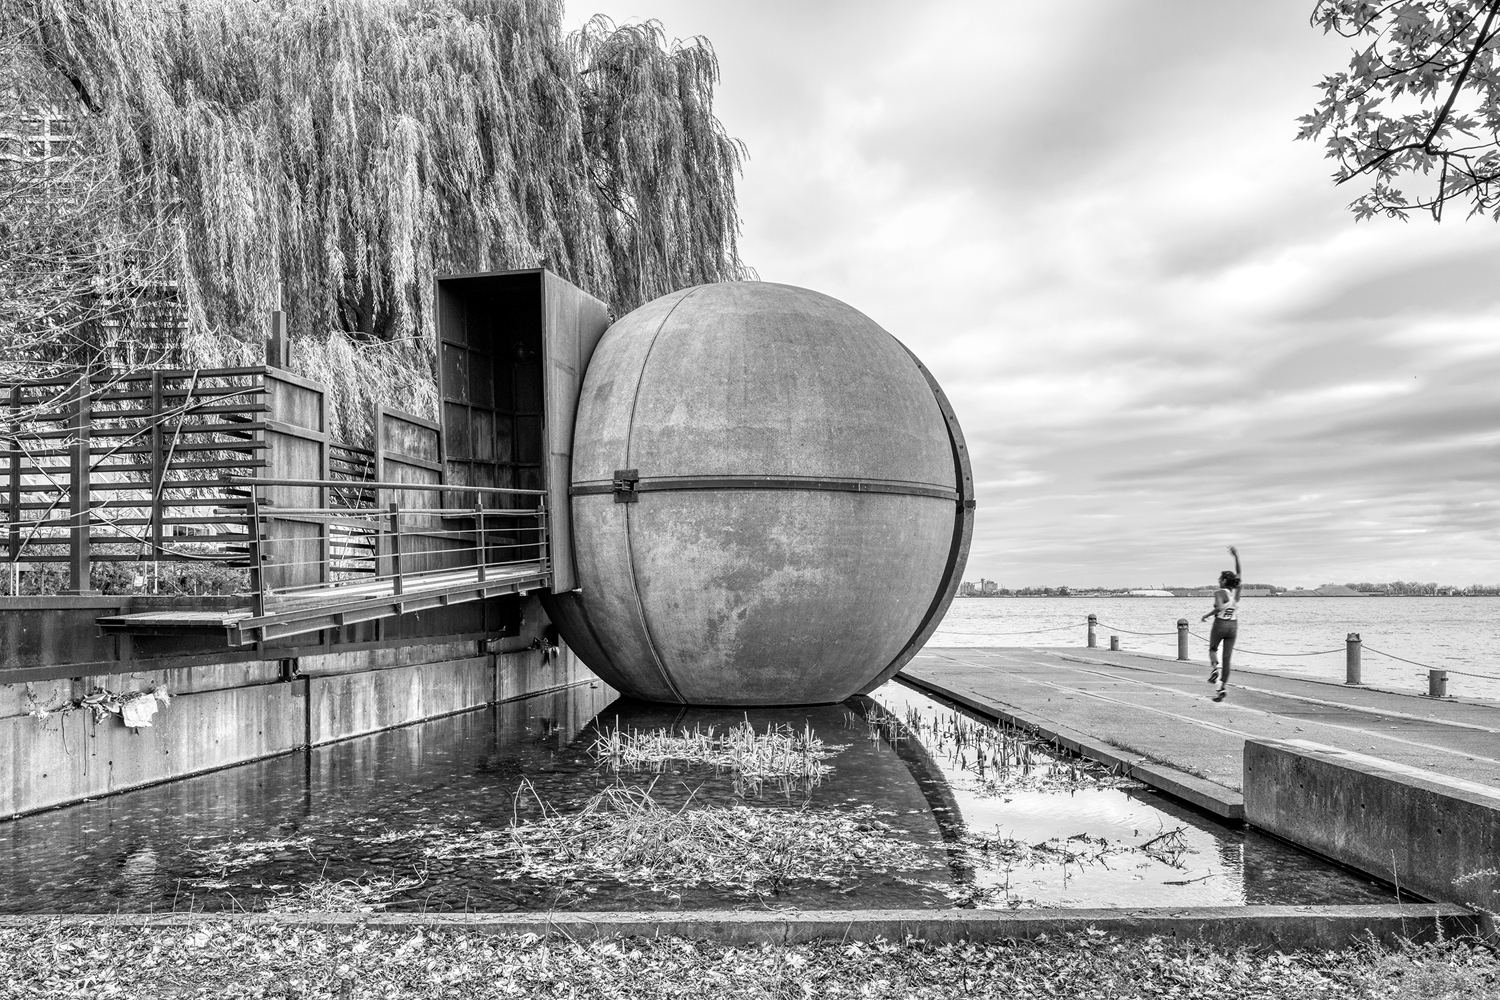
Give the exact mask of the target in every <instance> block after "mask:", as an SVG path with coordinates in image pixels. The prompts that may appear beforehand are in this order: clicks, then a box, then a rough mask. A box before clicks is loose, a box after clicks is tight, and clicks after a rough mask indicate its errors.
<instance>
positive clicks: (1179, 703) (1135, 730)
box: [902, 647, 1500, 818]
mask: <svg viewBox="0 0 1500 1000" xmlns="http://www.w3.org/2000/svg"><path fill="white" fill-rule="evenodd" d="M902 677H903V678H904V679H906V680H908V681H911V682H913V683H915V684H917V685H918V686H920V687H924V688H927V689H929V690H931V691H933V692H935V693H938V694H941V695H945V696H947V697H949V698H950V699H952V700H955V701H958V702H960V703H962V704H965V705H967V706H968V707H970V708H972V709H975V710H978V711H980V712H983V713H986V714H989V715H993V716H996V717H998V718H1002V719H1011V720H1014V721H1016V722H1020V723H1024V724H1029V725H1034V726H1037V727H1038V728H1040V729H1042V730H1043V731H1044V732H1046V733H1048V734H1049V735H1056V736H1057V737H1058V738H1059V740H1060V741H1061V742H1062V743H1063V744H1064V745H1068V746H1069V747H1070V748H1071V749H1078V750H1081V751H1082V752H1084V753H1085V755H1087V756H1091V757H1095V758H1097V759H1104V760H1106V761H1110V762H1118V763H1120V764H1123V765H1126V766H1128V767H1130V768H1131V770H1132V771H1134V772H1135V773H1137V775H1138V776H1140V777H1141V778H1143V780H1146V781H1147V783H1148V784H1151V785H1154V786H1156V787H1158V788H1161V789H1162V790H1164V791H1168V792H1171V793H1173V794H1176V795H1178V796H1179V797H1182V798H1185V799H1188V800H1189V801H1193V802H1195V803H1197V804H1198V805H1200V806H1202V807H1203V808H1206V809H1209V810H1210V811H1212V812H1215V813H1218V814H1219V815H1222V816H1226V817H1230V818H1240V817H1242V816H1243V799H1242V798H1241V797H1240V776H1241V768H1242V761H1243V754H1244V745H1245V740H1247V739H1279V740H1307V741H1311V742H1313V743H1319V744H1323V745H1326V746H1331V747H1337V748H1339V749H1341V750H1345V751H1349V752H1352V753H1359V754H1364V755H1368V756H1371V757H1379V758H1381V759H1383V760H1386V761H1391V762H1393V763H1395V764H1398V765H1403V766H1406V767H1414V768H1420V769H1422V770H1424V771H1433V772H1437V773H1439V774H1442V775H1444V776H1446V777H1448V778H1450V779H1455V780H1457V781H1461V782H1475V783H1478V784H1481V785H1486V786H1490V787H1494V788H1500V702H1482V701H1476V700H1464V701H1453V700H1443V701H1435V700H1432V699H1428V698H1423V697H1420V696H1416V695H1404V694H1394V693H1389V692H1384V691H1376V690H1372V689H1370V688H1365V687H1348V686H1345V685H1340V684H1328V683H1325V682H1320V681H1311V680H1303V679H1300V678H1296V677H1287V676H1285V675H1283V674H1266V673H1256V672H1254V671H1251V670H1239V669H1236V670H1235V671H1234V673H1233V675H1232V676H1231V678H1230V693H1229V697H1228V699H1227V700H1225V701H1223V702H1220V703H1215V702H1214V701H1213V700H1212V696H1213V688H1212V687H1211V686H1210V685H1209V684H1208V683H1207V677H1208V665H1207V664H1206V663H1200V662H1196V661H1189V662H1179V661H1177V660H1172V659H1168V658H1166V657H1158V656H1152V655H1149V654H1141V653H1125V652H1110V651H1107V650H1101V649H1087V648H1075V649H1044V648H1031V647H1028V648H1019V649H1016V648H978V649H967V648H965V649H945V648H937V647H928V648H927V649H925V650H923V651H922V652H921V653H919V654H917V656H916V657H915V658H914V659H913V660H912V662H911V663H910V664H908V665H907V667H906V669H905V670H903V671H902Z"/></svg>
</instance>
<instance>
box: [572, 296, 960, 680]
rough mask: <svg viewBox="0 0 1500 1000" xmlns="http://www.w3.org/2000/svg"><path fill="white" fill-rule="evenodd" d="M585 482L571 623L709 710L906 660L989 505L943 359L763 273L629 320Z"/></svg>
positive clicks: (587, 655)
mask: <svg viewBox="0 0 1500 1000" xmlns="http://www.w3.org/2000/svg"><path fill="white" fill-rule="evenodd" d="M632 479H636V480H637V482H636V484H635V488H634V489H630V488H629V487H630V483H631V480H632ZM573 490H574V497H573V531H574V551H575V555H576V559H577V567H578V579H579V585H580V587H581V592H578V593H573V594H566V595H559V596H555V597H550V598H548V599H547V607H548V611H549V613H550V614H551V617H552V618H553V620H554V621H556V622H557V624H558V626H559V628H560V630H561V631H562V634H563V637H564V638H565V639H567V641H568V644H569V645H570V646H572V647H573V649H574V650H576V651H577V652H578V653H579V655H580V656H582V657H583V659H584V661H585V662H587V663H588V664H589V666H590V667H592V668H593V669H594V670H595V671H596V672H597V673H598V674H599V675H600V676H601V677H603V678H604V679H605V680H606V681H607V682H609V683H610V684H611V685H613V686H614V687H616V688H618V689H620V690H621V691H624V692H627V693H629V694H632V695H635V696H637V697H640V698H644V699H647V700H651V701H660V702H676V703H687V704H698V705H769V704H783V705H787V704H813V703H828V702H835V701H840V700H842V699H844V698H847V697H848V696H849V695H851V694H855V693H857V692H861V691H866V690H869V689H870V688H871V687H873V686H874V685H875V684H876V683H878V682H879V681H880V680H883V679H884V678H885V677H887V676H889V675H890V674H892V673H894V672H895V671H896V670H897V669H899V667H900V666H901V664H903V663H905V662H906V660H907V659H909V658H910V656H911V654H912V653H913V652H915V650H916V648H917V647H918V646H919V645H920V643H921V642H922V641H925V639H926V637H927V635H928V634H930V632H931V629H932V628H934V627H935V626H936V623H937V620H938V619H939V618H941V615H942V612H943V610H944V609H945V608H946V606H947V602H948V600H949V599H950V598H951V597H952V594H953V591H954V589H955V588H956V586H957V584H958V579H959V575H960V574H961V572H962V569H963V561H964V557H965V555H966V554H967V546H968V532H967V528H968V523H969V520H970V518H971V517H972V514H971V512H970V511H969V510H967V509H966V505H965V503H964V501H965V500H966V499H967V498H968V497H970V496H972V488H971V486H970V484H969V481H968V462H967V457H966V453H965V452H964V450H963V442H962V437H961V435H960V433H959V431H958V427H957V423H956V422H955V421H954V420H953V419H952V416H951V411H949V410H947V404H946V401H944V400H943V399H942V396H941V392H940V391H939V390H938V388H937V386H936V383H934V382H932V381H931V379H930V378H929V376H928V375H927V374H926V371H925V369H923V368H922V367H921V365H920V364H919V363H918V362H917V361H916V360H915V358H913V357H912V355H911V354H910V353H908V352H907V351H906V349H905V348H903V347H902V346H901V344H900V343H899V342H898V341H897V340H896V339H895V338H894V337H892V336H891V335H890V334H888V333H886V332H885V331H884V330H882V329H881V328H880V327H879V326H877V325H875V323H874V322H872V321H871V320H870V319H869V318H868V317H866V316H865V315H863V314H862V313H860V312H858V311H856V310H854V309H852V308H850V307H849V306H847V305H845V304H843V303H842V302H839V301H837V300H836V299H831V298H829V297H828V296H826V295H821V294H819V293H817V292H812V291H808V290H806V289H802V288H793V287H790V286H786V285H772V284H764V283H759V282H732V283H723V284H716V285H702V286H699V287H697V288H689V289H685V290H683V291H680V292H674V293H673V294H671V295H667V296H664V297H663V298H660V299H657V300H656V301H654V302H651V303H648V304H647V305H645V306H642V307H641V308H639V309H637V310H635V311H634V312H632V313H630V314H629V315H627V316H625V317H624V318H623V319H621V320H620V321H619V322H617V323H615V324H614V325H613V326H611V327H610V329H609V331H608V332H607V333H606V334H605V336H604V339H603V340H601V341H600V343H599V347H598V350H597V351H596V352H595V354H594V357H593V360H592V361H591V362H590V364H589V368H588V371H587V373H586V376H585V378H584V383H583V391H582V397H581V400H580V403H579V409H578V417H577V424H576V428H575V431H574V445H573Z"/></svg>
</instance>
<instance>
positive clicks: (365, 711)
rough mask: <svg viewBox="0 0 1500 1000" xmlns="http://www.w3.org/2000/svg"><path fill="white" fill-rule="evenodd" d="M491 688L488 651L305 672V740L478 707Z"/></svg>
mask: <svg viewBox="0 0 1500 1000" xmlns="http://www.w3.org/2000/svg"><path fill="white" fill-rule="evenodd" d="M472 648H473V647H472V646H471V647H470V649H471V651H472ZM494 692H495V664H494V662H493V660H492V659H491V658H490V657H488V656H470V657H466V658H464V659H461V660H444V661H441V662H437V663H415V664H412V665H411V666H407V667H387V668H384V669H381V670H367V671H364V672H363V673H357V674H354V673H340V674H332V675H329V676H323V677H310V678H308V693H309V699H310V704H309V705H308V721H307V726H308V729H307V743H308V745H310V746H318V745H320V744H323V743H332V742H334V741H336V740H346V739H348V738H349V737H351V736H362V735H364V734H365V733H375V732H379V731H380V730H382V729H391V728H393V727H395V726H404V725H406V724H407V723H409V722H415V721H417V720H419V719H432V718H436V717H437V716H440V715H451V714H452V713H454V712H462V711H463V710H464V709H467V708H478V707H480V706H481V705H487V704H489V702H490V700H491V699H492V698H493V697H494Z"/></svg>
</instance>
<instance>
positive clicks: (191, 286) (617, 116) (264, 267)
mask: <svg viewBox="0 0 1500 1000" xmlns="http://www.w3.org/2000/svg"><path fill="white" fill-rule="evenodd" d="M561 18H562V3H561V2H559V0H181V2H179V3H174V4H165V3H160V2H155V0H0V33H3V34H4V35H6V36H7V37H10V38H14V39H18V40H19V43H20V44H21V45H23V46H25V47H26V49H27V50H28V51H29V52H30V53H31V54H33V55H34V57H35V58H36V59H38V60H39V61H40V62H41V63H43V64H44V65H45V66H46V67H48V68H49V69H50V71H51V72H52V73H54V74H55V76H56V79H57V80H59V81H61V82H62V84H63V85H65V86H66V88H67V89H68V90H69V91H70V92H71V94H72V95H73V99H74V105H75V111H76V113H77V114H78V115H80V117H82V118H85V119H88V126H89V131H90V134H91V135H92V136H93V137H94V141H95V142H96V143H97V145H96V148H95V152H96V154H97V155H98V156H99V157H100V162H102V163H105V164H108V166H109V169H110V170H111V171H112V172H113V176H114V178H115V179H116V180H117V181H118V182H119V185H120V189H121V190H128V191H130V192H131V193H132V196H133V197H134V198H135V202H134V205H133V211H136V212H138V213H141V214H143V215H144V216H145V217H148V218H150V219H151V220H153V223H154V224H157V225H163V226H166V227H168V228H169V229H170V231H171V233H172V237H173V239H174V240H175V247H174V250H175V252H174V254H173V255H172V256H173V259H174V260H175V262H176V265H177V273H176V274H175V275H174V278H175V280H176V282H177V285H178V294H179V295H180V296H181V298H182V300H183V302H184V303H185V304H186V305H187V307H188V317H189V326H190V331H191V334H190V336H192V337H196V338H199V341H198V342H197V343H196V347H195V346H194V345H193V344H189V345H188V347H189V350H188V351H187V354H188V355H189V356H190V357H191V358H193V360H195V361H202V362H211V361H213V360H217V359H216V358H214V357H212V355H214V354H215V353H218V354H219V355H220V356H223V355H224V354H225V353H226V352H227V353H229V354H233V353H234V352H235V350H236V349H235V348H233V347H232V346H224V345H223V340H222V338H223V337H224V336H225V335H228V336H231V337H235V338H238V339H239V340H240V341H241V342H249V341H253V340H255V339H257V338H258V337H259V336H260V335H261V333H262V331H263V330H264V329H265V326H266V323H267V320H268V313H269V311H270V309H271V308H272V299H273V295H274V288H275V286H276V284H277V283H278V282H280V283H283V285H284V293H283V294H284V298H283V301H284V303H285V307H286V309H287V311H288V313H289V319H290V322H291V325H292V328H293V330H294V331H307V332H314V333H317V334H320V335H326V333H327V332H329V331H344V332H346V333H353V334H356V335H358V334H363V335H366V336H367V337H372V338H378V339H382V340H386V341H392V342H397V343H413V344H425V343H430V335H431V331H430V329H428V324H429V323H430V322H431V316H432V302H431V295H432V279H433V278H434V277H435V276H436V275H438V274H441V273H445V272H450V271H473V270H487V269H499V268H514V267H532V266H537V265H543V266H546V267H549V268H551V269H552V270H554V271H556V272H557V273H559V274H561V275H563V276H564V277H566V278H568V279H570V280H572V281H574V282H575V283H577V284H579V285H580V286H582V287H584V288H585V289H588V290H589V291H592V292H593V293H594V294H596V295H598V296H600V297H601V298H604V299H606V300H607V301H608V302H609V303H610V305H611V306H612V307H613V309H614V310H615V312H616V313H617V314H618V313H621V312H624V311H626V310H628V309H630V308H633V307H634V306H636V305H638V304H639V303H641V302H642V301H645V300H646V299H649V298H652V297H655V296H657V295H660V294H663V293H665V292H668V291H671V290H673V289H675V288H678V287H682V286H683V285H687V284H694V283H699V282H706V281H717V280H726V279H734V278H739V277H742V276H744V275H745V273H746V272H745V268H744V267H743V265H742V264H741V262H740V259H739V256H738V252H737V249H736V238H737V235H738V230H739V222H738V217H737V215H736V211H735V187H734V180H735V176H736V174H737V172H738V170H739V166H740V159H741V156H742V155H743V153H742V149H741V147H740V146H739V144H738V143H737V142H735V141H734V140H732V139H730V138H729V137H728V136H727V135H726V134H725V132H724V129H723V127H722V126H721V125H720V124H719V122H718V120H717V119H716V118H715V117H714V115H713V93H714V86H715V84H716V83H717V81H718V64H717V61H716V59H715V57H714V54H713V51H712V49H711V48H710V47H709V45H708V43H707V42H706V41H704V40H702V39H695V40H693V41H691V42H688V43H679V42H674V43H671V44H670V45H669V44H668V43H667V41H666V37H665V35H664V34H663V32H662V29H661V26H660V25H658V24H655V23H652V22H648V23H646V24H642V25H631V26H626V27H618V28H617V27H615V26H614V25H613V24H611V23H610V22H609V21H608V20H605V19H602V18H596V19H594V20H593V21H590V22H589V23H588V25H587V26H586V27H585V28H584V29H583V30H582V31H580V32H578V33H577V34H576V35H574V36H573V37H571V38H565V37H564V34H563V32H562V29H561ZM214 343H219V344H220V345H221V346H220V347H218V348H214V347H212V345H213V344H214ZM241 353H243V352H241Z"/></svg>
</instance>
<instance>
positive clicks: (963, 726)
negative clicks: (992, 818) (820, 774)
mask: <svg viewBox="0 0 1500 1000" xmlns="http://www.w3.org/2000/svg"><path fill="white" fill-rule="evenodd" d="M884 718H885V720H886V721H884V722H882V723H881V725H882V726H883V727H887V728H889V727H892V726H896V725H897V724H896V723H895V721H894V717H893V716H886V717H884ZM905 730H906V731H907V732H909V733H911V734H912V735H913V736H914V737H915V738H916V739H917V740H918V741H919V742H920V743H921V744H922V745H923V746H924V747H925V748H926V749H927V751H928V752H929V753H931V754H933V755H934V756H938V757H943V758H945V759H946V760H947V762H948V763H949V764H950V765H951V766H954V767H956V768H958V769H959V770H960V771H965V772H967V773H968V777H969V779H970V781H969V790H971V791H974V792H978V793H979V794H981V795H997V796H998V795H1009V794H1012V793H1014V792H1016V791H1021V790H1033V791H1077V790H1080V789H1100V788H1134V787H1139V786H1140V782H1138V781H1134V780H1132V779H1130V778H1128V777H1126V776H1125V775H1124V774H1121V773H1119V771H1117V770H1116V769H1115V768H1112V767H1105V766H1104V765H1102V764H1098V763H1095V762H1094V761H1090V760H1085V759H1083V758H1081V757H1075V756H1072V755H1069V754H1066V753H1064V752H1063V751H1062V749H1061V747H1058V746H1056V745H1055V744H1050V743H1049V742H1048V741H1047V740H1044V739H1043V738H1041V737H1040V736H1038V735H1037V734H1036V733H1035V732H1033V731H1030V730H1027V729H1023V728H1018V727H1013V726H998V725H992V724H990V723H985V722H978V721H976V720H974V719H970V718H968V717H967V716H964V715H960V714H959V713H958V712H951V711H950V712H947V713H944V714H941V715H928V714H927V713H924V712H922V711H921V710H919V709H917V708H911V709H908V711H907V713H906V718H905Z"/></svg>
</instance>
